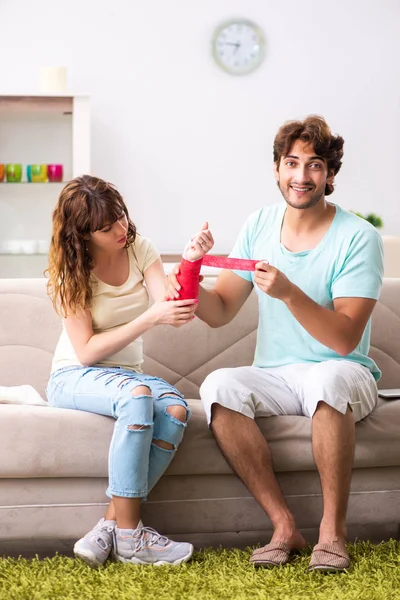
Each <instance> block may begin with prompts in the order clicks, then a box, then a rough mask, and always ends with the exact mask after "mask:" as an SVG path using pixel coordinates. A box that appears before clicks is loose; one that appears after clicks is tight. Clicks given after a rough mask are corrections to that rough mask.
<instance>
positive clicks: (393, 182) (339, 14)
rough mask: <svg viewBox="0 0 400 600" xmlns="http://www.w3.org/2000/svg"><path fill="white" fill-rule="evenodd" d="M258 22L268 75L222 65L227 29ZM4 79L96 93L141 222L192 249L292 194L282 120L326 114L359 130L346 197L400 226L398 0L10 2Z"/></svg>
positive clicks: (15, 84)
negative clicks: (42, 70) (49, 80)
mask: <svg viewBox="0 0 400 600" xmlns="http://www.w3.org/2000/svg"><path fill="white" fill-rule="evenodd" d="M233 16H244V17H247V18H250V19H253V20H255V21H256V22H257V23H258V24H259V25H260V26H261V27H262V28H263V30H264V32H265V35H266V39H267V56H266V60H265V62H264V64H263V66H262V67H261V68H260V69H259V70H258V71H256V72H255V73H254V74H253V75H250V76H247V77H237V78H235V77H232V76H229V75H226V74H225V73H223V72H222V71H220V70H219V69H218V67H217V66H216V65H215V64H214V63H213V60H212V58H211V55H210V38H211V35H212V33H213V30H214V28H215V27H216V26H217V25H218V24H219V23H220V22H221V21H222V20H225V19H227V18H230V17H233ZM0 27H1V35H0V55H1V56H2V67H1V77H0V93H12V92H14V93H17V92H30V93H33V92H39V67H40V66H41V65H50V66H58V65H63V66H66V67H67V68H68V74H69V89H70V91H72V92H74V93H89V94H90V95H91V97H92V142H93V146H92V147H93V155H92V166H93V168H92V172H93V173H94V174H96V175H99V176H101V177H104V178H106V179H109V180H111V181H113V182H114V183H116V184H117V186H118V187H119V189H120V190H121V192H122V193H123V194H124V196H125V199H126V201H127V203H128V206H129V208H130V212H131V216H132V218H133V220H134V221H135V222H136V223H137V224H138V226H139V230H140V231H141V232H142V233H143V234H144V235H147V236H148V237H151V238H152V239H153V241H154V242H155V243H156V244H157V245H158V247H159V248H160V250H162V251H166V252H168V251H170V252H174V251H178V250H179V249H180V248H182V246H183V245H184V243H185V242H186V240H187V238H188V237H189V236H190V234H192V233H193V232H194V231H196V230H197V229H198V228H199V227H200V225H201V224H202V223H203V221H204V220H206V219H207V220H209V222H210V225H211V227H212V230H213V232H214V235H215V238H216V247H215V251H216V252H225V251H229V249H230V247H231V245H232V244H233V242H234V239H235V237H236V234H237V232H238V230H239V227H240V225H241V223H242V221H243V220H244V218H245V217H246V216H247V215H248V214H249V213H250V212H251V211H252V210H255V209H256V208H258V207H259V206H261V205H263V204H270V203H273V202H275V201H277V200H279V199H280V196H279V193H278V191H277V189H276V187H275V184H274V180H273V177H272V167H271V164H272V141H273V138H274V135H275V133H276V131H277V129H278V127H279V126H280V125H281V123H282V122H283V121H285V120H287V119H291V118H301V117H304V116H305V115H307V114H310V113H317V114H321V115H323V116H324V117H325V118H326V119H327V121H328V123H329V124H330V125H331V127H332V129H333V131H334V132H336V133H340V134H341V135H342V136H343V137H344V138H345V142H346V143H345V156H344V164H343V167H342V171H341V172H340V173H339V175H338V178H337V189H336V192H335V194H334V195H333V196H331V198H332V200H333V201H335V202H337V203H339V204H341V205H342V206H343V207H344V208H349V209H354V210H358V211H361V212H364V213H366V212H369V211H376V212H377V213H378V214H380V215H381V216H382V217H383V219H384V221H385V228H384V233H388V234H399V233H400V210H399V207H398V205H399V202H400V193H399V177H400V170H399V159H398V155H399V149H398V137H399V131H400V115H399V109H400V93H399V92H400V77H399V56H400V4H399V2H398V0H374V1H373V0H352V1H349V0H336V1H335V2H330V1H328V0H309V1H308V2H306V3H304V2H298V0H285V2H278V1H277V0H231V1H229V2H228V1H227V0H201V2H200V1H197V2H194V1H193V0H171V1H169V2H168V1H167V0H141V1H138V0H136V2H132V0H113V1H112V2H108V1H107V2H106V1H105V0H97V1H95V0H86V1H85V0H79V1H78V0H68V1H67V0H58V1H57V2H55V1H54V0H36V1H35V2H34V3H33V4H32V2H31V0H20V1H19V2H15V1H14V0H1V3H0Z"/></svg>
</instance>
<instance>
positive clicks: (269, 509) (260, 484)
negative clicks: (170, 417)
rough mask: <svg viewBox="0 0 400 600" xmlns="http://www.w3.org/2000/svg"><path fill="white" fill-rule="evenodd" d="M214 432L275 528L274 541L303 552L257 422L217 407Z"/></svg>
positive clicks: (214, 410) (225, 455)
mask: <svg viewBox="0 0 400 600" xmlns="http://www.w3.org/2000/svg"><path fill="white" fill-rule="evenodd" d="M211 430H212V432H213V434H214V436H215V439H216V441H217V444H218V446H219V448H220V450H221V452H222V454H223V455H224V457H225V458H226V460H227V462H228V463H229V465H230V466H231V468H232V469H233V471H234V472H235V473H236V475H238V477H240V479H241V480H242V481H243V483H244V485H245V486H246V487H247V489H248V490H249V491H250V492H251V493H252V495H253V496H254V498H255V499H256V500H257V502H258V503H259V504H260V505H261V507H262V508H263V509H264V511H265V512H266V513H267V515H268V517H269V518H270V520H271V522H272V526H273V528H274V534H273V536H272V539H271V541H272V542H278V541H280V542H286V544H287V545H288V546H289V547H290V548H291V549H293V550H294V549H300V548H303V546H305V545H306V542H305V540H304V538H303V536H302V535H301V533H300V531H299V530H298V529H297V527H296V524H295V522H294V517H293V515H292V513H291V512H290V510H289V508H288V507H287V505H286V502H285V500H284V498H283V495H282V492H281V489H280V487H279V485H278V482H277V480H276V477H275V475H274V472H273V470H272V464H271V455H270V451H269V447H268V444H267V442H266V441H265V438H264V436H263V435H262V433H261V431H260V429H259V427H258V425H257V424H256V423H255V421H253V419H250V418H249V417H246V416H244V415H242V414H240V413H238V412H236V411H233V410H230V409H229V408H225V407H224V406H221V405H219V404H213V407H212V420H211ZM233 431H234V432H235V434H234V435H232V432H233ZM261 474H262V475H261Z"/></svg>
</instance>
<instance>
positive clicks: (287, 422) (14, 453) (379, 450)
mask: <svg viewBox="0 0 400 600" xmlns="http://www.w3.org/2000/svg"><path fill="white" fill-rule="evenodd" d="M189 405H190V408H191V409H192V411H193V413H192V418H191V419H190V422H189V425H188V431H187V434H186V435H185V438H184V440H183V443H182V445H181V446H180V448H179V451H178V453H177V456H176V457H175V459H174V461H173V462H172V464H171V466H170V468H169V470H168V474H173V475H206V474H207V475H212V474H226V473H230V468H229V466H228V465H227V463H226V462H225V460H224V458H223V457H222V455H221V453H220V451H219V450H218V447H217V445H216V443H215V441H214V439H213V436H212V434H211V432H210V430H209V429H208V427H207V424H206V420H205V417H204V414H203V409H202V405H201V402H200V401H199V400H189ZM258 424H259V426H260V428H261V430H262V432H263V433H264V435H265V437H266V439H267V440H268V441H269V442H270V445H271V452H272V457H273V463H274V468H275V470H276V471H277V472H284V471H311V470H314V469H315V466H314V461H313V458H312V452H311V443H310V439H311V421H310V419H308V418H306V417H298V416H288V417H270V418H262V419H258ZM113 425H114V421H113V419H111V418H109V417H102V416H99V415H94V414H92V413H86V412H79V411H75V410H66V409H61V408H53V407H38V406H12V405H0V455H1V456H3V457H4V456H6V457H7V460H3V461H0V478H2V477H5V478H14V477H32V478H35V477H107V461H108V447H109V443H110V440H111V436H112V431H113ZM399 431H400V400H394V401H390V402H388V401H385V400H379V404H378V407H377V408H376V409H375V410H374V411H373V413H372V414H371V415H369V416H368V417H367V418H366V419H364V420H363V421H360V422H359V423H357V425H356V432H357V447H356V456H355V467H356V468H357V467H358V468H366V467H389V466H399V465H400V435H399Z"/></svg>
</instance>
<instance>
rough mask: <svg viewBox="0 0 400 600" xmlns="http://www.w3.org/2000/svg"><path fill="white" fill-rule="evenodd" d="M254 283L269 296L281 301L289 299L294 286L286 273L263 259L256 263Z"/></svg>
mask: <svg viewBox="0 0 400 600" xmlns="http://www.w3.org/2000/svg"><path fill="white" fill-rule="evenodd" d="M254 283H255V284H256V285H257V286H258V287H259V288H260V290H262V291H263V292H265V293H266V294H268V296H271V298H277V299H278V300H282V301H283V302H287V301H288V300H289V299H290V296H291V293H292V291H293V288H294V287H295V286H294V284H293V283H292V282H291V281H290V280H289V279H288V278H287V277H286V275H284V274H283V273H282V272H281V271H278V269H276V268H275V267H273V266H272V265H270V264H269V263H268V262H267V261H264V260H262V261H260V262H258V263H257V264H256V270H255V273H254Z"/></svg>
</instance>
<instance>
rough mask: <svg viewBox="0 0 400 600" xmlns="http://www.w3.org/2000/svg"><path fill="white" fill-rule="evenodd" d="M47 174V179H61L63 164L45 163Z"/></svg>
mask: <svg viewBox="0 0 400 600" xmlns="http://www.w3.org/2000/svg"><path fill="white" fill-rule="evenodd" d="M47 176H48V178H49V181H62V179H63V166H62V165H47Z"/></svg>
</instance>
